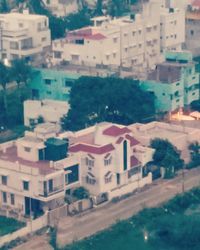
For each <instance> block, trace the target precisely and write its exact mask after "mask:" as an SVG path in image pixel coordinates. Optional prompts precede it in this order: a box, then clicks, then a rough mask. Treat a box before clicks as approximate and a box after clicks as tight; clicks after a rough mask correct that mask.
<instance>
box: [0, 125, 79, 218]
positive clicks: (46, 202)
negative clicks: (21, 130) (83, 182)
mask: <svg viewBox="0 0 200 250" xmlns="http://www.w3.org/2000/svg"><path fill="white" fill-rule="evenodd" d="M58 131H59V130H58V128H57V127H56V126H55V125H53V124H41V125H39V126H38V127H36V129H35V130H34V132H26V133H25V137H23V138H21V139H18V140H17V141H11V142H8V143H5V144H1V145H0V209H1V210H4V209H5V210H8V209H9V210H10V211H13V212H16V213H18V214H21V215H30V214H31V215H36V214H37V213H38V212H40V211H45V210H47V209H53V208H55V207H57V206H60V205H62V204H64V197H65V192H66V191H67V190H70V189H71V188H75V187H77V186H79V185H80V183H79V180H80V176H79V175H80V172H79V163H78V159H77V158H76V157H75V156H73V157H72V156H69V155H68V152H67V148H68V142H67V141H66V140H61V139H58V138H55V137H56V135H57V133H58Z"/></svg>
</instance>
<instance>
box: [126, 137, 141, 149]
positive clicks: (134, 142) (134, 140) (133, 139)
mask: <svg viewBox="0 0 200 250" xmlns="http://www.w3.org/2000/svg"><path fill="white" fill-rule="evenodd" d="M126 139H128V140H129V141H130V142H131V147H132V146H135V145H138V144H140V142H139V141H138V140H136V139H135V138H134V137H133V136H131V135H126Z"/></svg>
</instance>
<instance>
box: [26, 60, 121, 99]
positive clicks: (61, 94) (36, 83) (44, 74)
mask: <svg viewBox="0 0 200 250" xmlns="http://www.w3.org/2000/svg"><path fill="white" fill-rule="evenodd" d="M116 75H117V72H116V71H114V70H107V69H101V68H100V69H96V68H88V67H83V66H72V65H66V66H60V67H59V68H56V67H52V68H48V69H43V68H37V69H35V72H34V75H33V77H32V79H31V81H30V82H29V88H30V89H31V92H32V99H36V100H38V99H39V100H43V99H50V100H57V101H69V92H70V89H71V87H72V85H73V83H74V82H75V81H76V80H77V79H79V77H81V76H99V77H107V76H113V77H114V76H116Z"/></svg>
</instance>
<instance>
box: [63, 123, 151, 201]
mask: <svg viewBox="0 0 200 250" xmlns="http://www.w3.org/2000/svg"><path fill="white" fill-rule="evenodd" d="M66 136H67V137H68V138H69V153H70V154H71V155H73V156H79V161H80V169H81V185H83V186H84V187H85V188H87V189H88V190H89V191H90V193H91V195H93V196H95V197H97V199H98V198H99V197H102V196H104V197H105V196H107V197H108V198H109V197H113V196H116V195H120V194H122V193H123V188H122V187H124V186H129V191H133V190H134V189H135V188H137V187H138V185H140V183H141V185H142V183H143V184H145V181H144V179H145V178H143V177H142V167H143V166H144V165H145V164H146V163H147V162H149V161H151V160H152V155H153V152H154V150H153V149H151V148H148V147H142V146H141V145H140V143H139V141H137V140H136V139H135V138H134V137H133V135H132V132H131V130H130V129H128V128H127V127H125V126H121V125H115V124H112V123H100V124H97V125H96V126H93V127H90V128H87V129H84V130H81V131H79V132H76V133H74V134H68V133H65V134H61V135H60V137H61V138H65V137H66ZM144 155H145V157H144ZM146 180H147V181H148V182H151V178H149V177H148V178H147V179H146ZM112 192H113V194H112Z"/></svg>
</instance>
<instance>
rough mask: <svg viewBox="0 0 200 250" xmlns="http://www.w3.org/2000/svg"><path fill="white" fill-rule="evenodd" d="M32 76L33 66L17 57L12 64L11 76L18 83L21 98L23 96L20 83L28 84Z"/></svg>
mask: <svg viewBox="0 0 200 250" xmlns="http://www.w3.org/2000/svg"><path fill="white" fill-rule="evenodd" d="M31 76H32V68H31V66H29V65H28V64H27V63H26V61H25V60H24V59H16V60H13V61H12V64H11V77H12V79H13V80H14V81H15V82H16V83H17V88H18V94H19V98H21V92H20V85H22V84H24V85H26V84H27V82H28V81H29V80H30V78H31Z"/></svg>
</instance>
